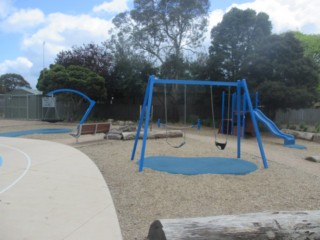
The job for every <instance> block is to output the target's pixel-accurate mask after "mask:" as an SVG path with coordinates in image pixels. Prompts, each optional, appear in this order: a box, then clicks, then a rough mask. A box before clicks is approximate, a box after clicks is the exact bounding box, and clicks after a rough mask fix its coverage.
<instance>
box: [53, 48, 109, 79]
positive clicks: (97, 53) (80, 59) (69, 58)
mask: <svg viewBox="0 0 320 240" xmlns="http://www.w3.org/2000/svg"><path fill="white" fill-rule="evenodd" d="M55 64H60V65H62V66H64V67H69V66H71V65H75V66H82V67H85V68H88V69H90V70H91V71H93V72H95V73H97V74H99V75H100V76H102V77H104V78H107V77H108V74H109V70H110V67H111V65H112V55H111V54H110V53H109V52H108V49H107V48H106V46H105V45H101V46H100V45H96V44H93V43H90V44H84V45H83V46H81V47H77V46H73V47H72V50H67V51H61V52H60V53H58V55H57V57H56V60H55Z"/></svg>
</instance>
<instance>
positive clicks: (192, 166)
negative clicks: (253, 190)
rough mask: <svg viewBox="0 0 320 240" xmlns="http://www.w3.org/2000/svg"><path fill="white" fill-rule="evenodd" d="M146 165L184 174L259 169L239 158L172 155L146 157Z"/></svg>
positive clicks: (163, 170)
mask: <svg viewBox="0 0 320 240" xmlns="http://www.w3.org/2000/svg"><path fill="white" fill-rule="evenodd" d="M138 164H139V162H138ZM144 167H146V168H151V169H153V170H156V171H161V172H167V173H172V174H184V175H198V174H232V175H246V174H248V173H251V172H253V171H255V170H257V169H258V167H257V165H256V164H254V163H252V162H248V161H246V160H242V159H237V158H222V157H170V156H151V157H146V158H145V159H144Z"/></svg>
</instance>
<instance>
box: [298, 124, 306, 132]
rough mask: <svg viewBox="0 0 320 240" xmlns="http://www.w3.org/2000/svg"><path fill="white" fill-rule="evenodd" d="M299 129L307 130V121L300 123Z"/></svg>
mask: <svg viewBox="0 0 320 240" xmlns="http://www.w3.org/2000/svg"><path fill="white" fill-rule="evenodd" d="M299 131H303V132H307V131H308V126H307V125H306V124H305V123H301V124H300V125H299Z"/></svg>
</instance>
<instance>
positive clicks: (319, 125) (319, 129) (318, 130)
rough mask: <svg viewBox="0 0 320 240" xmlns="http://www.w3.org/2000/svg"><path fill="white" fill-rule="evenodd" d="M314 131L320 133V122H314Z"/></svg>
mask: <svg viewBox="0 0 320 240" xmlns="http://www.w3.org/2000/svg"><path fill="white" fill-rule="evenodd" d="M314 129H315V132H316V133H320V122H318V123H317V124H316V126H315V128H314Z"/></svg>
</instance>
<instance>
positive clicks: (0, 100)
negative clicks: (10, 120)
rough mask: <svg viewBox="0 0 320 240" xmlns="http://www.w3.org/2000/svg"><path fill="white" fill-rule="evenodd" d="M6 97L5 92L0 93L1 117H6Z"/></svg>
mask: <svg viewBox="0 0 320 240" xmlns="http://www.w3.org/2000/svg"><path fill="white" fill-rule="evenodd" d="M4 110H5V99H4V94H0V118H4Z"/></svg>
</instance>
